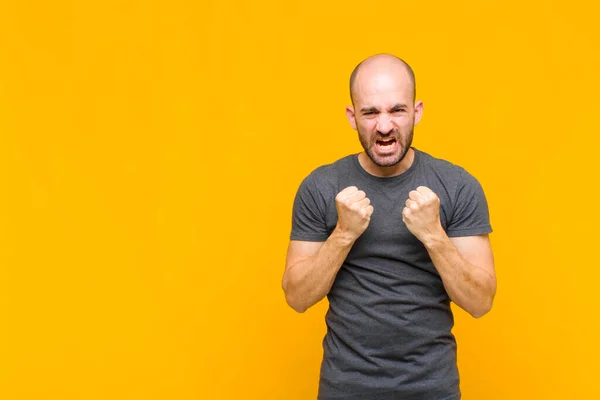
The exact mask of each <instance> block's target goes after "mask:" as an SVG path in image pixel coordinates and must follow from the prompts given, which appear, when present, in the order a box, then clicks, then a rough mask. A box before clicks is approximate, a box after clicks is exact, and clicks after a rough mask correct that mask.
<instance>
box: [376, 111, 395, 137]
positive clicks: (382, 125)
mask: <svg viewBox="0 0 600 400" xmlns="http://www.w3.org/2000/svg"><path fill="white" fill-rule="evenodd" d="M393 130H394V124H392V119H391V118H390V117H389V115H387V114H385V113H381V114H379V118H378V119H377V131H378V132H379V133H381V134H383V135H387V134H388V133H390V132H391V131H393Z"/></svg>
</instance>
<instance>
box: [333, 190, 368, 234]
mask: <svg viewBox="0 0 600 400" xmlns="http://www.w3.org/2000/svg"><path fill="white" fill-rule="evenodd" d="M335 208H336V209H337V213H338V223H337V225H338V226H337V227H338V229H339V230H340V231H341V232H342V233H344V234H345V235H347V236H348V237H349V238H351V239H352V240H356V239H358V237H359V236H360V235H362V233H363V232H364V231H365V230H366V229H367V227H368V226H369V222H370V221H371V214H373V206H372V205H371V200H369V198H368V197H367V195H366V194H365V192H363V191H362V190H358V188H357V187H356V186H349V187H347V188H345V189H344V190H342V191H341V192H339V193H338V194H337V196H335Z"/></svg>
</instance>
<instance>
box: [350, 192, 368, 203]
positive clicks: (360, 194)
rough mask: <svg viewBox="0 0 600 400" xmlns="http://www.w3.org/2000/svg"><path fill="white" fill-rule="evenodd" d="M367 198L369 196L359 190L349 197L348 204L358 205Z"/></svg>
mask: <svg viewBox="0 0 600 400" xmlns="http://www.w3.org/2000/svg"><path fill="white" fill-rule="evenodd" d="M365 197H367V194H366V193H365V192H363V191H362V190H358V191H356V192H354V193H352V194H350V195H349V196H348V197H347V200H348V203H350V204H352V203H357V202H359V201H361V200H363V199H364V198H365Z"/></svg>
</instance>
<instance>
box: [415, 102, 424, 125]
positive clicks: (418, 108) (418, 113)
mask: <svg viewBox="0 0 600 400" xmlns="http://www.w3.org/2000/svg"><path fill="white" fill-rule="evenodd" d="M422 116H423V102H422V101H421V100H419V101H417V102H416V103H415V125H417V124H418V123H419V121H420V120H421V117H422Z"/></svg>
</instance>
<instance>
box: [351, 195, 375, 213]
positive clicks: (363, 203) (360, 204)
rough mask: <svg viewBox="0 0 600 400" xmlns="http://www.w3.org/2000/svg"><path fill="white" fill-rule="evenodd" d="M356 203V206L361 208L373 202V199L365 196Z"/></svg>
mask: <svg viewBox="0 0 600 400" xmlns="http://www.w3.org/2000/svg"><path fill="white" fill-rule="evenodd" d="M354 204H356V207H357V208H358V209H359V210H360V209H363V208H365V207H366V206H368V205H369V204H371V200H370V199H369V198H368V197H365V198H364V199H362V200H360V201H357V202H356V203H354Z"/></svg>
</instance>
